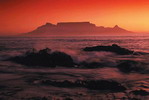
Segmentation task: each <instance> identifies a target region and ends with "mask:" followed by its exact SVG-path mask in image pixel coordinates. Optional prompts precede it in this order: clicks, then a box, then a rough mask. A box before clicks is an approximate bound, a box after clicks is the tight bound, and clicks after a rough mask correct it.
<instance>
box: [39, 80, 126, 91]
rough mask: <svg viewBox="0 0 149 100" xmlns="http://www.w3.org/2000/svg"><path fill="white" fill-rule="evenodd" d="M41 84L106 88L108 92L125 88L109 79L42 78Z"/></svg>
mask: <svg viewBox="0 0 149 100" xmlns="http://www.w3.org/2000/svg"><path fill="white" fill-rule="evenodd" d="M41 84H43V85H52V86H55V87H65V88H76V87H83V88H88V89H90V90H101V91H104V90H106V91H110V92H121V91H125V90H126V88H125V87H124V86H122V85H121V84H120V83H118V82H116V81H109V80H85V81H84V80H77V81H75V82H71V81H68V80H65V81H51V80H43V81H42V82H41Z"/></svg>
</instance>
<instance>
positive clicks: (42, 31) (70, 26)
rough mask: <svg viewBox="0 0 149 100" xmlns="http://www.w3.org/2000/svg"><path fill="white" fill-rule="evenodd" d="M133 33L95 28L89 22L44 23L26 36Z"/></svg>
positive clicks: (118, 28) (109, 28) (123, 30)
mask: <svg viewBox="0 0 149 100" xmlns="http://www.w3.org/2000/svg"><path fill="white" fill-rule="evenodd" d="M131 33H133V32H131V31H128V30H125V29H123V28H120V27H119V26H118V25H115V26H114V27H113V28H111V27H103V26H96V25H95V24H92V23H90V22H59V23H57V24H56V25H55V24H52V23H46V24H45V25H42V26H40V27H38V28H37V29H35V30H33V31H31V32H28V33H26V34H27V35H35V36H37V35H73V36H75V35H128V34H131Z"/></svg>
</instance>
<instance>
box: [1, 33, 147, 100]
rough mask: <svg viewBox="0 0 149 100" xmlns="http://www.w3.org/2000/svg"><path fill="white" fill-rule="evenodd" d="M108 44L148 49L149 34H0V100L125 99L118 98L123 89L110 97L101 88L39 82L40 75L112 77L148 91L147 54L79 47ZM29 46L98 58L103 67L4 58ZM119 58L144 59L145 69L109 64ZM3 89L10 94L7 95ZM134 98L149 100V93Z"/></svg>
mask: <svg viewBox="0 0 149 100" xmlns="http://www.w3.org/2000/svg"><path fill="white" fill-rule="evenodd" d="M112 44H117V45H119V46H121V47H123V48H127V49H129V50H133V51H135V52H143V53H149V36H75V37H68V36H67V37H66V36H65V37H0V86H3V85H5V86H6V89H4V92H2V91H0V93H1V94H0V98H3V99H2V100H35V99H26V98H32V97H46V98H50V97H51V98H55V99H47V100H58V99H59V100H65V98H71V99H72V100H128V99H122V97H126V98H127V96H126V94H125V93H114V95H115V99H113V98H114V97H113V96H111V95H108V96H107V95H105V94H104V93H103V94H102V92H101V91H93V90H89V89H85V88H60V87H54V86H41V85H39V84H38V81H40V80H42V79H50V80H55V81H64V80H69V81H75V80H78V79H79V80H101V79H104V80H115V81H118V82H120V83H122V84H124V85H125V86H126V87H128V91H130V90H136V89H137V90H139V89H143V90H145V91H147V92H149V54H145V55H117V54H115V53H112V52H104V51H103V52H84V51H83V48H85V47H91V46H97V45H103V46H107V45H112ZM33 48H35V49H36V50H41V49H44V48H50V49H52V51H61V52H65V53H66V54H69V55H70V56H71V57H72V58H73V60H74V62H75V63H80V62H102V63H104V64H105V66H107V67H103V68H94V69H87V68H86V69H85V68H84V69H80V68H68V67H67V68H66V67H56V68H31V67H27V66H25V65H21V64H17V63H14V62H11V61H4V60H5V59H8V58H10V57H14V56H18V55H23V54H25V52H26V51H29V50H31V49H33ZM120 60H133V61H136V62H142V63H145V64H146V65H145V67H144V68H146V70H144V71H143V72H141V73H128V74H126V73H122V72H120V71H119V70H118V69H117V68H113V67H111V66H116V65H117V63H118V62H119V61H120ZM30 79H32V80H34V82H33V83H27V82H28V81H29V80H30ZM7 92H11V93H12V94H11V95H9V94H7ZM2 93H3V94H5V93H6V94H7V95H3V94H2ZM13 93H14V94H13ZM48 96H50V97H48ZM134 97H135V96H134ZM21 98H24V99H21ZM99 98H100V99H99ZM116 98H120V99H116ZM137 98H138V99H137V100H149V96H140V97H137ZM71 99H68V100H71ZM38 100H42V99H38Z"/></svg>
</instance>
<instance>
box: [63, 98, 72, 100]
mask: <svg viewBox="0 0 149 100" xmlns="http://www.w3.org/2000/svg"><path fill="white" fill-rule="evenodd" d="M64 100H73V99H72V98H65V99H64Z"/></svg>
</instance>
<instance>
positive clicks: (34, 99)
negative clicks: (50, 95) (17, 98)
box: [26, 97, 48, 100]
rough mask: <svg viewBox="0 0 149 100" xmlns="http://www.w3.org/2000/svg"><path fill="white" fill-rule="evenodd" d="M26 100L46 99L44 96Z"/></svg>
mask: <svg viewBox="0 0 149 100" xmlns="http://www.w3.org/2000/svg"><path fill="white" fill-rule="evenodd" d="M26 100H48V99H47V98H46V97H31V98H28V99H26Z"/></svg>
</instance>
